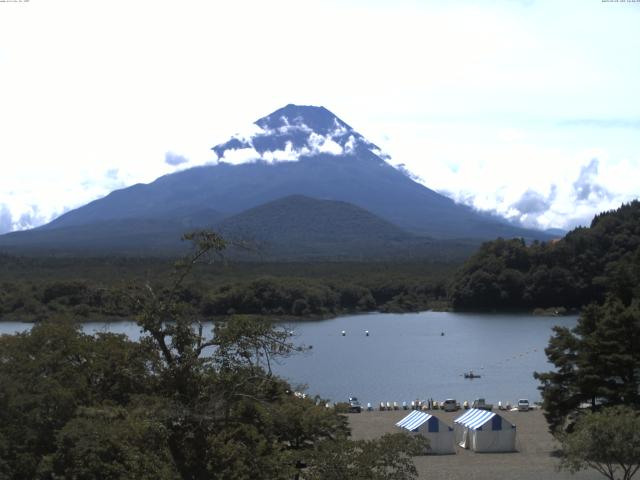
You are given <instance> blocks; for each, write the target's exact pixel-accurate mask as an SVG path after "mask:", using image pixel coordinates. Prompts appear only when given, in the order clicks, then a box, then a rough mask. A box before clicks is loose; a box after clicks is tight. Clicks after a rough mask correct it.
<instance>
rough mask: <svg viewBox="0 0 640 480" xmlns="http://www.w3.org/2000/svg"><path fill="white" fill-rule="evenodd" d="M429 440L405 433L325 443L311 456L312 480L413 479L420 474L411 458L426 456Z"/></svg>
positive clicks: (305, 475) (310, 474) (309, 477)
mask: <svg viewBox="0 0 640 480" xmlns="http://www.w3.org/2000/svg"><path fill="white" fill-rule="evenodd" d="M427 448H428V440H427V439H426V438H425V437H423V436H420V435H418V436H411V435H408V434H405V433H396V434H386V435H384V436H382V437H381V438H379V439H377V440H357V441H348V440H338V441H326V442H322V443H320V444H319V446H318V448H317V449H316V450H315V451H314V452H313V454H311V455H310V456H309V461H308V465H309V468H308V471H307V472H305V474H304V478H305V479H309V480H411V479H415V478H417V477H418V472H417V470H416V467H415V465H414V463H413V460H412V458H411V457H414V456H417V455H424V454H425V453H426V451H427Z"/></svg>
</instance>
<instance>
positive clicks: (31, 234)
mask: <svg viewBox="0 0 640 480" xmlns="http://www.w3.org/2000/svg"><path fill="white" fill-rule="evenodd" d="M416 155H424V153H422V152H416ZM212 157H214V158H213V159H212V162H211V164H208V165H205V166H200V167H193V168H190V169H187V170H183V171H179V172H176V173H172V174H168V175H165V176H163V177H160V178H158V179H156V180H155V181H153V182H151V183H149V184H137V185H133V186H131V187H128V188H124V189H122V190H116V191H114V192H111V193H110V194H109V195H107V196H106V197H104V198H101V199H98V200H95V201H93V202H91V203H89V204H87V205H85V206H83V207H80V208H78V209H75V210H72V211H69V212H67V213H65V214H64V215H62V216H60V217H58V218H57V219H55V220H54V221H52V222H50V223H49V224H47V225H44V226H41V227H39V228H36V229H33V230H28V231H23V232H14V233H11V234H6V235H3V236H0V249H3V250H8V251H15V250H21V249H27V250H45V251H51V252H56V251H78V252H80V251H104V252H124V253H141V252H147V253H150V252H155V253H158V252H169V251H175V250H176V249H178V248H180V243H179V242H178V241H177V239H178V238H179V237H180V234H181V233H182V232H184V231H186V230H190V229H194V228H214V229H215V228H218V229H219V230H220V231H222V232H223V233H224V232H225V231H232V230H233V229H231V230H229V228H230V226H232V225H235V226H236V227H234V228H235V230H234V232H235V233H237V232H238V229H237V225H238V224H242V229H241V230H242V231H243V232H244V233H245V234H247V235H248V236H249V237H251V238H253V239H258V240H264V237H268V238H269V242H271V244H278V243H280V245H281V246H282V245H290V246H292V245H293V244H292V242H294V243H295V248H294V249H295V250H296V251H298V252H304V251H305V245H315V246H317V242H316V240H317V238H315V237H314V235H316V234H318V233H319V232H318V229H311V228H308V229H304V231H307V232H308V236H307V237H305V235H304V234H303V233H304V231H301V230H300V229H296V233H295V235H294V236H291V235H290V234H289V232H292V228H293V226H292V225H291V222H290V220H291V219H290V218H287V220H288V222H284V220H283V219H284V217H283V215H282V214H281V213H282V212H287V211H289V212H292V211H295V218H298V219H311V221H312V222H313V219H314V218H316V217H317V216H318V215H319V211H320V210H322V211H323V212H324V213H323V215H321V216H320V217H318V218H322V225H323V229H324V233H323V234H322V235H323V238H324V237H326V234H327V233H331V232H335V233H336V236H335V238H334V241H333V242H329V243H326V242H325V243H323V245H325V246H326V245H330V247H326V249H325V250H326V251H322V249H321V251H320V252H318V251H317V250H314V252H315V253H314V258H315V257H318V256H320V257H322V256H323V255H325V256H328V257H330V256H332V255H333V253H334V249H335V247H336V245H340V243H341V242H342V240H344V241H345V242H347V243H349V245H350V246H351V247H354V248H356V249H358V248H359V247H358V245H360V247H361V248H359V251H360V254H363V253H366V252H367V249H368V248H369V247H371V242H372V239H377V240H376V242H378V243H376V245H375V248H373V250H376V251H378V250H379V249H380V248H382V249H384V248H385V246H386V245H387V244H386V243H384V242H386V241H388V240H389V238H387V236H385V235H387V234H390V232H391V231H393V235H392V236H393V239H394V240H393V246H394V248H400V249H401V250H402V248H403V247H402V245H405V246H407V248H408V249H409V250H411V249H414V248H415V247H416V245H417V244H419V243H420V242H422V241H424V242H427V243H429V242H430V243H431V244H433V242H437V243H439V244H440V243H441V242H442V241H443V240H453V239H457V240H463V239H464V241H465V242H468V241H471V242H472V243H474V244H477V243H479V242H480V241H483V240H488V239H493V238H496V237H499V236H501V237H522V238H525V239H541V240H546V239H548V238H549V236H548V234H545V233H544V232H540V231H535V230H527V229H524V228H520V227H516V226H514V225H512V224H510V223H508V222H507V221H506V220H504V219H501V218H498V217H495V216H492V215H489V214H485V213H482V212H478V211H475V210H472V209H471V208H469V207H467V206H464V205H460V204H457V203H455V202H454V201H453V200H451V199H450V198H447V197H445V196H443V195H441V194H439V193H437V192H435V191H433V190H431V189H429V188H427V187H426V186H424V185H422V184H420V183H417V182H416V181H414V180H413V179H412V178H411V177H410V175H408V174H407V172H406V171H404V170H402V169H398V168H396V167H394V166H393V165H392V164H391V163H390V158H389V157H388V156H387V155H385V154H384V153H383V152H382V151H381V150H380V148H378V147H377V146H376V145H375V144H373V143H371V142H370V141H369V140H367V139H366V138H364V137H363V136H362V135H361V134H359V133H358V132H357V131H355V130H354V129H353V128H352V127H351V126H349V125H348V124H347V123H345V122H344V121H342V120H341V119H339V118H338V117H337V116H335V115H334V114H333V113H331V112H330V111H329V110H327V109H326V108H324V107H315V106H299V105H287V106H285V107H283V108H281V109H279V110H276V111H275V112H273V113H271V114H270V115H267V116H266V117H263V118H261V119H259V120H257V121H256V122H255V123H254V124H253V125H252V126H251V128H250V129H249V131H248V132H246V133H244V134H238V135H234V136H233V137H232V138H231V139H229V140H228V141H227V142H225V143H222V144H219V145H216V146H214V147H213V148H212ZM280 200H282V201H280ZM310 200H317V201H310ZM322 202H330V203H322ZM292 204H295V208H293V210H291V208H292ZM267 205H268V206H269V208H264V209H262V210H260V209H258V210H257V213H256V210H255V209H256V208H258V207H261V206H267ZM328 205H330V206H331V209H333V210H332V212H333V213H331V214H327V212H329V210H327V208H328ZM252 209H254V210H253V211H252V212H251V213H249V214H248V213H247V211H249V210H252ZM279 209H280V210H279ZM319 209H320V210H319ZM338 211H340V213H338ZM279 212H280V213H279ZM363 212H364V213H363ZM349 215H352V216H354V217H353V219H354V221H353V230H352V231H348V230H349V229H348V228H346V229H345V228H344V227H345V225H348V224H349V218H350V217H349ZM235 217H239V218H235ZM356 217H357V221H356ZM338 218H339V219H340V220H339V222H340V226H338V225H336V224H334V222H333V221H332V219H338ZM365 218H366V219H367V220H366V221H365V220H364V219H365ZM336 221H337V220H336ZM269 222H272V223H269ZM269 225H270V228H269V229H268V230H270V233H269V234H268V235H265V229H267V226H269ZM280 225H281V226H283V228H280V227H279V226H280ZM285 225H286V228H284V226H285ZM272 230H273V231H277V232H278V235H275V236H274V235H273V234H272V233H273V231H272ZM379 231H383V232H386V233H384V234H380V235H378V234H377V233H376V232H379ZM314 232H316V233H314ZM347 234H348V235H347ZM341 235H342V236H344V235H347V236H348V239H347V238H346V237H344V238H342V237H341ZM379 242H383V243H382V244H380V243H379ZM416 242H417V243H416ZM374 243H375V242H374ZM292 248H293V247H292ZM275 250H278V249H275ZM275 250H274V251H275ZM347 250H349V251H350V249H347ZM418 250H420V249H418ZM279 251H282V248H280V250H279ZM303 256H304V255H303Z"/></svg>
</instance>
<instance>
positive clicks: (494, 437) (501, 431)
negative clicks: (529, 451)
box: [453, 408, 516, 452]
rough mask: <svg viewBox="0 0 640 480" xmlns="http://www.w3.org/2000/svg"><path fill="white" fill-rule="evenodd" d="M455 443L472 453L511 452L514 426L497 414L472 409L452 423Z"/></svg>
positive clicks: (513, 442)
mask: <svg viewBox="0 0 640 480" xmlns="http://www.w3.org/2000/svg"><path fill="white" fill-rule="evenodd" d="M453 430H454V435H455V439H456V442H457V443H458V445H460V446H461V447H462V448H469V449H471V450H473V451H474V452H513V451H514V450H515V449H516V426H515V425H513V424H511V423H509V422H508V421H507V420H505V419H504V418H503V417H501V416H500V415H498V414H497V413H493V412H490V411H487V410H479V409H476V408H472V409H471V410H469V411H467V412H466V413H464V414H463V415H462V416H460V417H458V418H456V419H455V420H454V421H453Z"/></svg>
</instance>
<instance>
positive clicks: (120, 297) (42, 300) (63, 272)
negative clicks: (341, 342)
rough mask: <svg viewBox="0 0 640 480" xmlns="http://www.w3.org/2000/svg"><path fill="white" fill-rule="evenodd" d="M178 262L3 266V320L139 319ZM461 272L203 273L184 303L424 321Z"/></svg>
mask: <svg viewBox="0 0 640 480" xmlns="http://www.w3.org/2000/svg"><path fill="white" fill-rule="evenodd" d="M170 264H171V262H168V261H167V259H162V258H160V259H153V258H146V259H145V258H123V257H103V258H81V257H78V258H71V257H68V258H67V257H61V258H44V257H15V256H7V255H4V256H0V318H2V319H4V320H11V319H19V320H27V321H36V320H41V319H45V318H48V317H49V316H51V315H57V314H65V315H70V316H71V317H73V318H76V319H78V320H84V321H87V320H89V321H90V320H100V319H105V318H122V317H127V318H131V317H132V316H133V315H135V314H136V313H137V310H136V308H137V307H136V304H135V301H134V299H135V298H136V296H137V295H138V294H139V292H138V290H140V289H144V288H146V286H147V285H150V286H152V287H153V288H154V289H155V290H156V291H158V292H162V291H163V289H164V290H166V289H167V288H168V285H166V284H165V280H164V279H166V278H168V275H169V273H170V268H169V267H168V265H170ZM457 266H458V265H457V264H450V263H437V262H426V261H424V262H415V263H402V262H400V263H397V262H396V263H393V262H370V263H364V262H351V263H350V262H336V263H332V262H327V263H321V262H318V263H295V262H293V263H257V262H256V263H250V262H228V263H227V262H225V261H224V259H223V258H217V259H215V261H212V262H211V263H208V264H206V265H197V267H196V268H194V271H193V275H192V276H191V277H190V278H189V281H188V282H185V284H184V285H182V287H181V289H182V290H181V292H180V293H181V296H182V300H184V301H185V302H188V303H189V304H190V305H191V306H192V307H193V308H194V310H195V311H196V312H198V313H199V315H200V316H201V317H202V318H212V317H220V316H225V315H229V314H233V313H237V314H253V315H264V316H278V317H290V316H291V317H308V318H313V317H317V318H324V317H330V316H335V315H338V314H342V313H353V312H365V311H373V310H379V311H394V312H403V311H419V310H426V309H429V308H443V307H445V306H446V305H447V283H448V281H449V279H450V278H451V275H452V274H453V272H454V270H455V268H456V267H457Z"/></svg>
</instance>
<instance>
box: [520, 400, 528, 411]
mask: <svg viewBox="0 0 640 480" xmlns="http://www.w3.org/2000/svg"><path fill="white" fill-rule="evenodd" d="M529 408H530V407H529V400H527V399H526V398H521V399H520V400H518V411H519V412H527V411H529Z"/></svg>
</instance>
